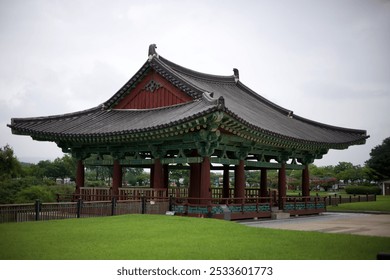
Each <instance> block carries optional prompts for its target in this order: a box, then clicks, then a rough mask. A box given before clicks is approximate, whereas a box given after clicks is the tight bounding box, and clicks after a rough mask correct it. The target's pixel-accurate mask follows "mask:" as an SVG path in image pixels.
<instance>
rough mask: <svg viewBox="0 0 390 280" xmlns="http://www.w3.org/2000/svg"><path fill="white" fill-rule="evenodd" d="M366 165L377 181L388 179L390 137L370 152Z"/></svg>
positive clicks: (389, 169) (389, 170) (389, 173)
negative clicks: (372, 171)
mask: <svg viewBox="0 0 390 280" xmlns="http://www.w3.org/2000/svg"><path fill="white" fill-rule="evenodd" d="M366 164H367V166H368V167H370V168H371V169H372V170H374V173H375V175H376V176H375V177H376V179H377V180H383V179H387V178H390V137H388V138H386V139H385V140H383V142H382V144H381V145H378V146H376V147H374V148H373V149H372V150H371V153H370V159H369V160H367V161H366Z"/></svg>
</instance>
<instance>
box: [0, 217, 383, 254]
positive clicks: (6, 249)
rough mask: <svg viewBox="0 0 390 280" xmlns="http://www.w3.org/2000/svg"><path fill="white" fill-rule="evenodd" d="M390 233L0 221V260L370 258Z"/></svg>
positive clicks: (122, 221)
mask: <svg viewBox="0 0 390 280" xmlns="http://www.w3.org/2000/svg"><path fill="white" fill-rule="evenodd" d="M378 252H390V238H385V237H368V236H357V235H347V234H327V233H319V232H303V231H302V232H301V231H287V230H274V229H265V228H253V227H248V226H245V225H241V224H238V223H235V222H227V221H222V220H215V219H200V218H186V217H177V216H163V215H123V216H114V217H102V218H82V219H68V220H56V221H45V222H25V223H8V224H0V259H13V260H15V259H17V260H19V259H27V260H32V259H44V260H51V259H61V260H63V259H65V260H79V259H89V260H101V259H103V260H106V259H110V260H121V259H127V260H132V259H136V260H150V259H152V260H158V259H165V260H192V259H199V260H207V259H214V260H223V259H228V260H237V259H267V260H279V259H294V260H300V259H305V260H310V259H314V260H317V259H328V260H336V259H351V260H352V259H375V258H376V254H377V253H378Z"/></svg>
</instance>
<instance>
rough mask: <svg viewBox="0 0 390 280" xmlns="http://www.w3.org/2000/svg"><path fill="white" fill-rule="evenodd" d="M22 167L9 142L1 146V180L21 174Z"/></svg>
mask: <svg viewBox="0 0 390 280" xmlns="http://www.w3.org/2000/svg"><path fill="white" fill-rule="evenodd" d="M21 171H22V168H21V165H20V163H19V161H18V159H17V158H16V157H15V155H14V150H13V149H12V148H11V147H10V146H9V145H8V144H7V145H5V146H4V147H2V148H1V147H0V180H2V179H6V178H15V177H17V176H19V175H20V174H21Z"/></svg>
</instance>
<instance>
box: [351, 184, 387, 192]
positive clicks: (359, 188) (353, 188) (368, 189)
mask: <svg viewBox="0 0 390 280" xmlns="http://www.w3.org/2000/svg"><path fill="white" fill-rule="evenodd" d="M345 192H346V193H347V194H381V189H380V188H379V187H377V186H356V185H354V186H347V187H345Z"/></svg>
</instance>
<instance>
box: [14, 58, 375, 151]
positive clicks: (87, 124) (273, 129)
mask: <svg viewBox="0 0 390 280" xmlns="http://www.w3.org/2000/svg"><path fill="white" fill-rule="evenodd" d="M151 69H153V70H154V71H156V72H157V73H159V74H160V75H162V76H163V77H165V78H166V79H167V80H169V81H170V82H171V83H172V84H174V85H175V86H176V87H177V88H179V89H180V90H182V91H183V92H185V93H186V94H188V95H189V96H191V97H192V98H193V99H194V101H192V102H189V103H185V104H181V105H175V106H171V107H165V108H158V109H144V110H137V109H133V110H115V109H112V108H114V106H115V104H116V103H117V102H119V100H121V98H123V97H124V96H125V95H126V94H127V93H128V91H129V90H130V89H131V86H132V85H133V84H135V83H136V82H137V81H138V80H139V79H141V78H142V76H143V75H144V74H145V73H147V72H148V71H150V70H151ZM235 78H236V77H235V76H234V75H232V76H216V75H209V74H204V73H199V72H196V71H193V70H190V69H187V68H184V67H182V66H180V65H177V64H174V63H172V62H170V61H169V60H167V59H165V58H163V57H161V56H158V55H155V56H153V57H152V58H149V59H148V61H147V62H145V64H144V65H143V66H142V67H141V68H140V70H139V71H138V72H137V73H136V74H135V75H134V76H133V77H132V78H131V79H130V80H129V81H128V82H127V83H126V84H125V85H124V86H123V87H122V88H121V89H120V90H119V91H118V92H117V93H115V94H114V95H113V96H112V97H111V98H110V99H109V100H107V101H106V102H105V103H104V104H102V105H100V106H98V107H95V108H92V109H89V110H85V111H81V112H75V113H70V114H67V115H59V116H49V117H40V118H24V119H12V123H11V125H8V126H9V127H11V128H12V131H13V133H15V134H24V135H46V136H48V137H49V138H50V137H53V140H54V138H55V137H59V136H61V137H66V136H69V137H70V136H77V135H79V136H81V135H83V136H97V137H98V136H99V135H118V134H126V133H133V132H139V131H150V130H155V129H159V128H162V127H168V126H172V125H176V124H179V123H184V122H186V121H188V120H191V119H195V118H196V117H199V116H201V115H205V114H207V113H209V112H211V111H217V110H220V111H224V112H225V113H226V114H228V115H230V116H231V117H233V118H234V119H236V120H237V121H239V122H241V123H242V124H244V125H247V126H249V127H251V128H252V129H254V130H259V131H261V132H265V133H268V134H270V135H274V136H277V137H281V138H287V139H293V140H296V141H304V142H306V141H309V142H314V143H330V144H348V145H352V144H362V143H364V140H365V139H366V138H367V137H368V136H367V135H366V131H364V130H357V129H348V128H340V127H335V126H330V125H326V124H322V123H318V122H314V121H311V120H308V119H305V118H302V117H299V116H296V115H293V114H292V112H290V111H289V110H287V109H284V108H282V107H280V106H278V105H276V104H274V103H272V102H270V101H269V100H267V99H265V98H263V97H262V96H260V95H258V94H257V93H255V92H254V91H252V90H251V89H249V88H248V87H246V86H245V85H244V84H242V83H241V82H240V81H236V79H235ZM204 92H209V93H213V94H214V98H215V101H211V102H210V100H208V99H207V98H205V97H204V95H203V93H204ZM219 97H222V98H223V100H224V106H220V102H218V98H219ZM289 115H290V116H289Z"/></svg>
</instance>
